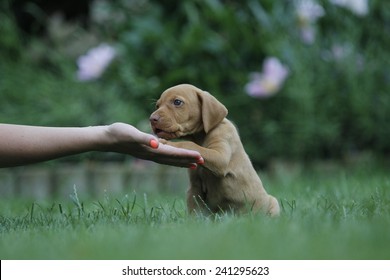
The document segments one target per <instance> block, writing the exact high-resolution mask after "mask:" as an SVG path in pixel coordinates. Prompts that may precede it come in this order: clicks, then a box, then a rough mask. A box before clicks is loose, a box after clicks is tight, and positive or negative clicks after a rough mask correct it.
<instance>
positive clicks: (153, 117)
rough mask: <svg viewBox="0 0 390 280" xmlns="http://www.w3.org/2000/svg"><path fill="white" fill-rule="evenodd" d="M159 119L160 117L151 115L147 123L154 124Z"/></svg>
mask: <svg viewBox="0 0 390 280" xmlns="http://www.w3.org/2000/svg"><path fill="white" fill-rule="evenodd" d="M159 119H160V116H159V115H158V114H152V115H151V116H150V118H149V121H150V122H151V123H156V122H158V120H159Z"/></svg>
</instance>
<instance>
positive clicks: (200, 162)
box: [196, 157, 204, 164]
mask: <svg viewBox="0 0 390 280" xmlns="http://www.w3.org/2000/svg"><path fill="white" fill-rule="evenodd" d="M196 163H197V164H204V159H203V158H202V157H201V158H199V159H198V161H197V162H196Z"/></svg>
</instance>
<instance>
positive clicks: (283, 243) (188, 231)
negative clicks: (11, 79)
mask: <svg viewBox="0 0 390 280" xmlns="http://www.w3.org/2000/svg"><path fill="white" fill-rule="evenodd" d="M262 179H263V182H264V183H265V185H266V186H267V189H268V190H269V191H270V193H272V194H274V195H275V196H276V197H278V199H279V201H280V202H281V205H282V208H283V213H282V215H281V217H279V218H276V219H272V218H269V217H265V216H262V215H255V214H248V215H245V216H240V217H237V216H232V215H220V216H214V217H205V216H198V217H189V216H188V215H187V214H186V211H185V203H184V196H183V195H181V194H177V195H174V196H161V195H157V194H149V195H143V194H142V195H141V194H137V195H136V194H132V195H125V196H124V197H120V198H113V197H110V196H109V194H107V195H106V196H105V197H104V198H102V199H100V200H96V199H95V200H94V199H92V200H91V199H83V198H81V197H77V190H76V191H75V192H74V194H73V196H72V197H71V198H70V199H63V200H54V199H53V200H50V201H46V202H32V201H22V200H16V199H12V200H4V199H3V200H0V258H1V259H389V258H390V190H389V188H390V175H389V174H388V172H387V168H386V167H385V166H383V165H382V166H381V165H375V166H363V167H362V166H360V167H355V168H351V167H348V168H342V167H339V166H336V167H333V168H330V169H329V168H328V169H327V171H324V169H323V168H322V169H320V170H317V169H316V168H314V167H312V166H311V167H306V168H303V169H302V170H301V171H300V172H292V171H286V170H284V171H283V172H279V173H278V172H274V173H273V174H271V173H267V174H263V175H262Z"/></svg>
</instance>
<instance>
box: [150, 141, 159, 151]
mask: <svg viewBox="0 0 390 280" xmlns="http://www.w3.org/2000/svg"><path fill="white" fill-rule="evenodd" d="M149 145H150V147H152V148H153V149H157V148H158V142H157V141H156V140H155V139H152V140H150V142H149Z"/></svg>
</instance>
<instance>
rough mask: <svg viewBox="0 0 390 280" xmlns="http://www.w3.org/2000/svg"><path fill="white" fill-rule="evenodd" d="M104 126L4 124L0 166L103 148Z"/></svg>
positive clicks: (1, 132) (0, 142)
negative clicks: (59, 126) (58, 126)
mask: <svg viewBox="0 0 390 280" xmlns="http://www.w3.org/2000/svg"><path fill="white" fill-rule="evenodd" d="M104 131H105V130H104V127H103V126H95V127H82V128H76V127H61V128H57V127H38V126H22V125H7V124H0V167H10V166H17V165H21V164H27V163H34V162H40V161H45V160H50V159H54V158H59V157H63V156H68V155H73V154H78V153H83V152H88V151H93V150H100V149H102V147H103V146H104V143H103V141H104V140H105V139H106V137H103V136H104V134H105V132H104Z"/></svg>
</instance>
